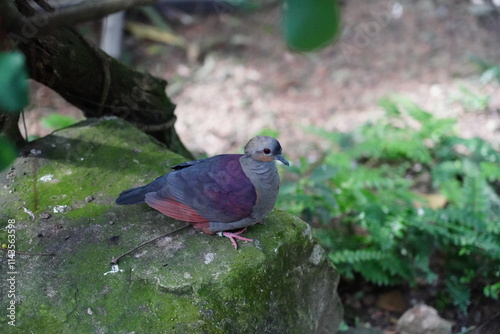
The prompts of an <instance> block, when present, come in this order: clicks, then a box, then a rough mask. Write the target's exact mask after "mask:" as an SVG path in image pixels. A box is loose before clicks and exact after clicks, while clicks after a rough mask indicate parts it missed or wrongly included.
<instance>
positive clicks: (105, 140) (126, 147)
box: [0, 118, 342, 334]
mask: <svg viewBox="0 0 500 334" xmlns="http://www.w3.org/2000/svg"><path fill="white" fill-rule="evenodd" d="M184 160H185V159H183V158H182V157H180V156H178V155H176V154H173V153H171V152H170V151H168V150H167V149H165V148H164V147H163V146H162V145H161V144H160V143H158V142H157V141H156V140H154V139H152V138H151V137H149V136H147V135H145V134H143V133H142V132H140V131H139V130H137V129H136V128H135V127H133V126H132V125H130V124H128V123H126V122H125V121H123V120H120V119H116V118H104V119H97V120H95V119H94V120H87V121H84V122H81V123H79V124H77V125H75V126H72V127H70V128H66V129H63V130H60V131H57V132H55V133H53V134H51V135H50V136H47V137H45V138H42V139H40V140H37V141H35V142H33V143H31V144H30V146H29V147H28V148H27V150H26V152H25V154H24V156H23V157H20V158H18V159H17V160H16V162H15V164H14V166H13V167H12V168H11V169H10V170H7V171H5V172H4V173H2V174H0V198H2V202H1V203H0V205H1V208H0V227H1V230H0V243H2V244H5V245H4V246H11V245H15V249H16V250H17V251H19V252H29V253H54V255H53V256H47V255H23V254H16V255H15V257H14V259H13V260H14V261H12V259H10V260H11V261H10V263H9V262H8V261H7V260H8V257H7V254H8V253H7V252H6V251H4V253H5V254H2V255H3V256H2V260H1V262H0V264H1V268H0V272H1V273H2V279H1V282H0V285H1V286H0V287H1V288H2V307H1V309H2V311H1V312H0V313H1V315H2V317H1V318H0V328H1V330H0V332H2V333H3V332H8V333H36V334H46V333H169V334H170V333H182V334H186V333H209V334H211V333H273V334H274V333H300V334H302V333H336V332H337V327H338V325H339V322H340V320H341V317H342V306H341V304H340V301H339V299H338V296H337V293H336V288H337V283H338V278H339V277H338V274H337V272H336V270H335V268H334V267H333V266H332V265H331V263H330V262H329V261H328V259H327V258H326V257H325V254H324V251H323V249H322V248H321V246H319V245H318V244H317V242H316V240H315V238H313V237H312V235H311V230H310V228H309V226H308V225H307V224H306V223H304V222H303V221H301V220H300V219H298V218H296V217H294V216H292V215H289V214H287V213H285V212H283V211H280V210H274V211H273V212H272V213H271V214H270V215H269V216H268V217H267V218H266V220H265V224H263V225H256V226H252V227H250V228H249V229H248V231H247V232H246V233H245V236H246V237H249V238H252V239H254V240H255V242H253V243H245V242H240V243H239V246H240V247H239V249H238V250H235V249H234V248H233V246H232V245H231V243H230V242H229V241H228V240H227V239H225V238H219V237H216V236H210V235H205V234H202V233H201V232H199V231H196V230H194V229H192V228H188V229H185V230H182V231H180V232H178V233H176V234H174V235H171V236H169V237H165V238H163V239H160V240H159V241H157V242H155V243H152V244H150V245H147V246H145V247H143V248H141V249H140V250H138V251H137V252H136V253H134V254H133V255H131V256H128V257H125V258H124V259H122V260H121V261H120V265H119V268H120V270H119V271H118V272H115V273H111V272H110V271H111V266H110V264H109V262H110V260H111V259H112V258H113V257H115V256H117V255H119V254H121V253H123V252H124V251H126V250H128V249H130V248H132V247H134V246H136V245H138V244H140V243H141V242H143V241H145V240H149V239H151V238H153V237H155V236H159V235H162V234H164V233H166V232H168V231H169V230H173V229H175V228H177V227H179V226H182V225H183V224H185V223H183V222H179V221H176V220H173V219H170V218H168V217H166V216H164V215H162V214H161V213H159V212H157V211H155V210H153V209H151V208H149V207H148V206H147V205H133V206H118V205H115V204H114V199H115V198H116V197H117V195H118V194H119V193H120V192H121V191H122V190H124V189H127V188H130V187H133V186H139V185H142V184H145V183H146V182H149V181H151V180H153V179H154V178H155V177H157V176H159V175H162V174H164V173H167V172H168V171H169V170H170V166H172V165H174V164H177V163H180V162H182V161H184ZM54 210H55V211H60V212H55V211H54ZM9 221H10V222H13V224H12V226H9V227H8V226H7V225H8V222H9ZM6 227H8V228H6ZM12 231H14V232H12ZM12 234H14V235H15V241H14V240H13V238H12V237H10V239H9V235H12ZM9 265H11V267H9ZM10 272H14V273H15V274H10ZM10 276H13V277H14V279H15V280H14V281H12V280H11V281H7V279H6V278H9V277H10ZM12 282H14V283H15V284H14V285H11V284H10V283H12ZM9 289H10V290H11V293H10V297H12V298H10V297H8V298H6V297H7V296H8V294H9ZM12 290H15V291H14V292H12ZM11 300H13V301H14V302H15V305H14V306H15V325H16V326H15V327H14V326H11V325H9V321H11V319H9V318H8V317H7V315H8V312H9V310H7V306H9V305H10V304H9V302H10V301H11ZM11 324H12V322H11Z"/></svg>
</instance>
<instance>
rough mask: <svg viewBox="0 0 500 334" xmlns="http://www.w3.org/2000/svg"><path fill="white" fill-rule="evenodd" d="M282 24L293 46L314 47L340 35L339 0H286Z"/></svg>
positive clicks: (308, 48)
mask: <svg viewBox="0 0 500 334" xmlns="http://www.w3.org/2000/svg"><path fill="white" fill-rule="evenodd" d="M283 25H284V31H285V39H286V42H287V44H288V46H289V47H290V48H292V49H294V50H297V51H312V50H315V49H318V48H321V47H324V46H326V45H327V44H328V43H330V42H332V41H333V40H334V38H335V37H336V36H337V35H338V33H339V30H340V8H339V5H338V3H337V1H336V0H285V13H284V19H283Z"/></svg>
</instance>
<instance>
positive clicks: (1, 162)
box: [0, 136, 17, 172]
mask: <svg viewBox="0 0 500 334" xmlns="http://www.w3.org/2000/svg"><path fill="white" fill-rule="evenodd" d="M16 157H17V152H16V149H15V148H14V145H12V143H11V142H10V141H8V140H7V139H5V138H4V137H2V136H0V172H1V171H3V170H4V169H6V168H7V167H9V166H10V164H11V163H12V162H13V161H14V160H15V159H16Z"/></svg>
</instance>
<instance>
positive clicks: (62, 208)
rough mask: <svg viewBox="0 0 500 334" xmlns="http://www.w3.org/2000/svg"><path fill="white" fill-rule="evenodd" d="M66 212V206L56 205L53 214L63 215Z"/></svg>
mask: <svg viewBox="0 0 500 334" xmlns="http://www.w3.org/2000/svg"><path fill="white" fill-rule="evenodd" d="M66 211H68V206H67V205H56V206H55V207H54V213H65V212H66Z"/></svg>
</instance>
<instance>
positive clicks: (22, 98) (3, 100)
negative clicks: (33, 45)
mask: <svg viewBox="0 0 500 334" xmlns="http://www.w3.org/2000/svg"><path fill="white" fill-rule="evenodd" d="M0 73H2V75H0V109H1V110H3V111H7V112H15V113H17V112H19V111H20V110H21V109H23V108H24V107H25V106H26V105H27V104H28V71H27V69H26V64H25V58H24V55H23V54H22V53H20V52H17V51H16V52H2V53H0Z"/></svg>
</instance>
